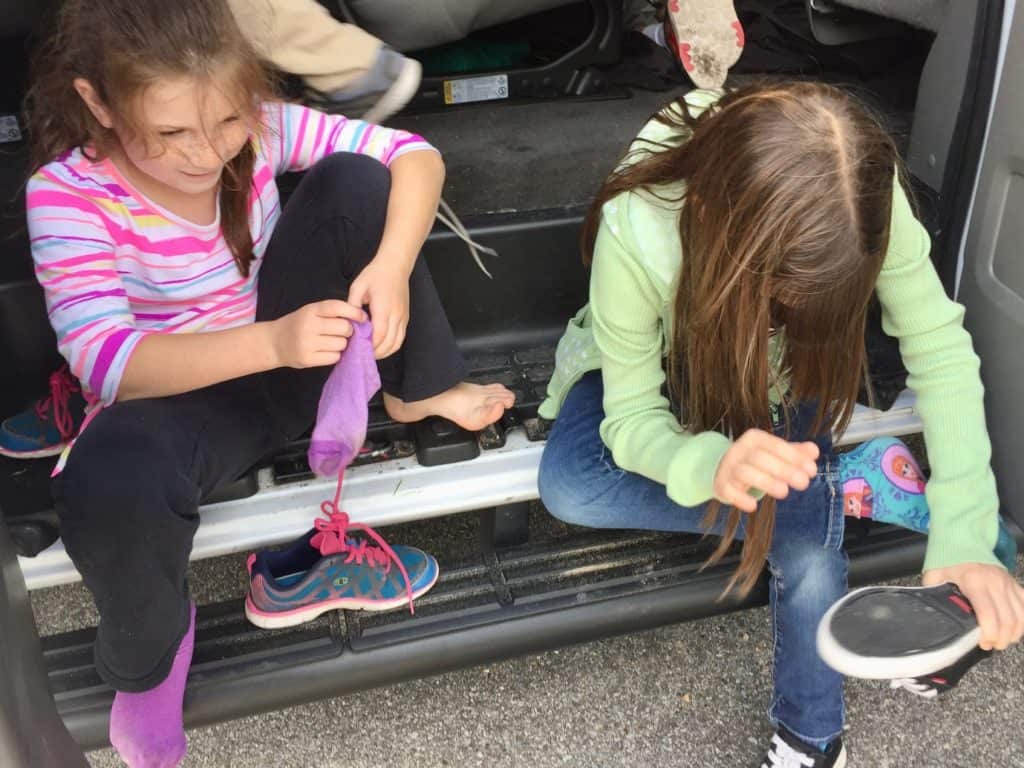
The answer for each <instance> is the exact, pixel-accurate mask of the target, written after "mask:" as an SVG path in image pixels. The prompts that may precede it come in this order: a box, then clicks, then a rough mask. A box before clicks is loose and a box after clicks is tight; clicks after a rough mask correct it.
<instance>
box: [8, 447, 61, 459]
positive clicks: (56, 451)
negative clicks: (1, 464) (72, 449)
mask: <svg viewBox="0 0 1024 768" xmlns="http://www.w3.org/2000/svg"><path fill="white" fill-rule="evenodd" d="M66 447H67V446H66V445H58V446H56V447H54V448H40V449H39V450H37V451H12V450H10V449H8V448H0V456H6V457H7V458H9V459H45V458H48V457H50V456H60V455H61V454H62V453H63V452H64V449H65V448H66Z"/></svg>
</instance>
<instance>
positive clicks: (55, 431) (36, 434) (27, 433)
mask: <svg viewBox="0 0 1024 768" xmlns="http://www.w3.org/2000/svg"><path fill="white" fill-rule="evenodd" d="M84 417H85V398H84V397H83V396H82V388H81V387H80V386H79V385H78V382H77V381H75V378H74V377H73V376H72V375H71V372H70V371H69V370H68V367H67V366H66V365H65V366H63V367H61V368H60V369H59V370H57V371H55V372H54V373H52V374H50V394H48V395H47V396H46V397H45V398H43V399H42V400H40V401H38V402H37V403H35V405H32V406H30V407H29V408H27V409H25V410H24V411H22V412H21V413H19V414H16V415H14V416H11V417H10V418H9V419H6V420H5V421H4V422H3V423H2V424H0V455H2V456H9V457H11V458H14V459H41V458H44V457H46V456H57V455H58V454H60V452H61V451H63V450H64V448H65V447H66V446H67V444H68V442H69V441H70V440H71V438H73V437H74V436H75V433H76V432H77V431H78V427H79V426H80V425H81V423H82V420H83V419H84Z"/></svg>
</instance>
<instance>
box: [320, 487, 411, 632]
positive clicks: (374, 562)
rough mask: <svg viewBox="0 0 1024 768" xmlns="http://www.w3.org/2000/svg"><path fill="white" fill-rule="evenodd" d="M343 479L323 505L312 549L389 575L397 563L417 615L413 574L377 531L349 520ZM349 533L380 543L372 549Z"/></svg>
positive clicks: (365, 542)
mask: <svg viewBox="0 0 1024 768" xmlns="http://www.w3.org/2000/svg"><path fill="white" fill-rule="evenodd" d="M341 479H342V475H341V474H340V473H339V474H338V485H337V488H336V490H335V492H334V500H333V501H330V500H328V501H324V502H323V503H322V504H321V505H320V511H321V512H323V513H324V515H325V516H324V517H318V518H316V520H314V521H313V527H314V528H316V530H317V533H316V534H314V535H313V537H312V538H311V539H310V540H309V543H310V546H313V547H316V548H317V549H319V550H320V554H321V555H323V556H324V557H327V556H328V555H336V554H344V555H346V557H345V562H346V563H356V564H357V565H362V564H363V562H364V561H365V562H366V563H367V564H368V565H370V566H373V567H375V568H382V569H383V570H384V572H385V573H389V572H390V571H391V564H392V563H394V564H395V565H397V566H398V570H399V572H400V573H401V574H402V580H403V581H404V582H405V592H406V594H407V595H408V596H409V613H413V614H415V613H416V611H415V609H414V608H413V603H412V582H411V581H410V580H409V574H408V572H407V571H406V570H405V566H404V565H403V564H402V560H401V558H399V557H398V555H396V554H395V551H394V550H393V549H392V548H391V547H390V546H389V545H388V543H387V542H386V541H384V538H383V537H382V536H381V535H380V534H379V533H377V532H376V531H375V530H373V528H371V527H370V526H368V525H363V524H362V523H353V522H352V521H351V520H350V519H349V516H348V513H347V512H343V511H342V510H341V509H340V507H339V506H338V504H339V501H340V500H341ZM349 531H363V532H364V533H365V534H366V535H367V536H369V537H370V538H371V539H373V540H374V541H375V542H377V545H378V546H376V547H374V546H371V545H370V544H369V543H368V542H367V541H366V540H365V539H362V540H356V539H349V538H347V534H348V532H349Z"/></svg>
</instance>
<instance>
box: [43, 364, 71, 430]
mask: <svg viewBox="0 0 1024 768" xmlns="http://www.w3.org/2000/svg"><path fill="white" fill-rule="evenodd" d="M81 391H82V390H81V388H80V387H79V386H78V382H76V381H75V380H74V378H73V377H72V376H71V371H70V370H69V369H68V367H67V365H62V366H61V367H60V368H59V369H58V370H56V371H54V372H53V373H51V374H50V394H49V395H48V396H47V397H46V399H45V400H40V401H39V402H38V403H36V406H35V409H36V416H38V417H39V418H40V419H42V420H44V421H45V420H46V414H47V413H48V412H49V411H50V409H51V408H52V409H53V421H54V424H56V425H57V430H58V431H59V432H60V436H61V438H62V439H64V440H67V439H68V438H70V437H71V435H72V434H73V433H74V431H75V420H74V418H73V417H72V415H71V411H70V410H69V409H68V401H69V400H70V399H71V395H72V394H74V393H75V392H81Z"/></svg>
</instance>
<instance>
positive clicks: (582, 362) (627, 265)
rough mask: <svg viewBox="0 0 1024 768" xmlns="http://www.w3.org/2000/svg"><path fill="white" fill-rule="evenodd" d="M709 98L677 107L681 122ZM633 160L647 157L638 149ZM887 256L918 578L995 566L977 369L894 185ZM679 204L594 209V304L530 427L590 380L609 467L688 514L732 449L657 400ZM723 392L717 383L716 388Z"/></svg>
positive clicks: (637, 196)
mask: <svg viewBox="0 0 1024 768" xmlns="http://www.w3.org/2000/svg"><path fill="white" fill-rule="evenodd" d="M717 98H718V94H716V93H713V92H708V91H694V92H692V93H691V94H690V95H688V96H687V101H688V103H689V104H690V105H691V109H692V110H694V111H696V110H699V109H705V108H707V106H709V105H710V104H711V103H713V102H714V101H715V99H717ZM671 133H672V129H671V128H669V127H668V126H665V125H663V124H661V123H659V122H656V121H652V122H651V123H649V124H648V125H647V126H646V127H645V128H644V130H643V131H642V132H641V133H640V136H639V137H638V140H639V139H647V140H653V141H663V140H664V139H666V138H668V137H670V136H671ZM634 147H635V148H641V149H650V147H651V145H650V144H648V143H646V142H644V143H641V144H634ZM896 187H897V188H896V190H895V192H894V196H893V211H892V225H891V233H890V242H889V250H888V253H887V254H886V257H885V262H884V265H883V268H882V272H881V274H880V275H879V278H878V283H877V286H876V289H877V294H878V298H879V300H880V302H881V305H882V324H883V327H884V329H885V331H886V332H887V333H889V334H890V335H892V336H895V337H896V338H897V339H899V345H900V352H901V354H902V356H903V361H904V363H905V365H906V368H907V371H908V372H909V374H910V375H909V379H908V384H909V386H910V387H911V388H912V389H913V390H914V391H915V392H916V394H917V411H918V413H919V414H920V416H921V419H922V421H923V422H924V433H925V442H926V444H927V447H928V459H929V462H930V464H931V469H932V474H931V478H930V480H929V482H928V486H927V491H926V494H927V498H928V503H929V507H930V509H931V531H930V534H929V537H928V553H927V557H926V560H925V569H926V570H927V569H932V568H940V567H945V566H950V565H955V564H958V563H966V562H976V563H991V564H998V562H999V561H998V560H997V559H996V558H995V556H994V555H993V548H994V547H995V541H996V534H997V514H998V511H997V510H998V504H999V503H998V498H997V495H996V485H995V478H994V476H993V474H992V470H991V467H990V454H991V447H990V444H989V438H988V433H987V430H986V426H985V414H984V407H983V403H982V394H983V391H982V384H981V378H980V376H979V361H978V357H977V356H976V355H975V354H974V351H973V348H972V344H971V339H970V336H969V335H968V334H967V332H966V331H965V330H964V328H963V314H964V310H963V308H962V307H961V306H960V305H958V304H955V303H954V302H952V301H950V299H949V298H948V297H947V296H946V293H945V291H944V290H943V288H942V285H941V283H940V282H939V279H938V276H937V275H936V273H935V269H934V267H933V265H932V263H931V261H930V259H929V250H930V242H929V238H928V234H927V232H926V231H925V229H924V227H922V226H921V224H920V223H919V222H918V221H917V219H916V218H915V217H914V214H913V212H912V211H911V208H910V204H909V202H908V200H907V197H906V194H905V193H904V191H903V189H902V187H900V185H899V184H897V185H896ZM678 216H679V210H678V205H676V206H675V207H673V205H672V204H668V203H665V202H664V201H662V200H659V199H655V198H653V197H652V196H650V195H647V194H645V193H643V192H638V191H634V192H628V193H625V194H622V195H619V196H618V197H616V198H614V199H613V200H610V201H609V202H608V203H607V204H606V205H605V206H604V210H603V216H602V222H601V226H600V229H599V231H598V235H597V242H596V245H595V252H594V263H593V267H592V273H591V278H590V302H589V303H588V304H587V305H586V306H584V307H583V308H582V309H581V310H580V311H579V313H578V314H577V315H576V316H575V317H574V318H573V319H572V320H570V322H569V325H568V327H567V328H566V332H565V335H564V336H563V337H562V339H561V341H560V342H559V344H558V350H557V353H556V369H555V373H554V376H553V377H552V379H551V383H550V385H549V387H548V398H547V399H546V400H545V401H544V403H543V404H542V405H541V408H540V414H541V415H542V416H544V417H545V418H548V419H554V418H555V417H556V416H557V414H558V410H559V408H560V407H561V404H562V402H563V401H564V399H565V396H566V394H568V392H569V390H570V388H571V387H572V386H573V384H575V383H576V381H578V380H579V378H580V377H581V376H582V375H583V374H584V373H586V372H588V371H592V370H597V369H600V370H601V371H602V378H603V380H604V410H605V418H604V421H603V422H602V423H601V437H602V439H603V440H604V442H605V443H606V444H607V446H608V447H609V449H610V450H611V452H612V455H613V456H614V458H615V461H616V463H617V464H618V465H619V466H620V467H622V468H623V469H626V470H629V471H632V472H637V473H639V474H641V475H644V476H645V477H649V478H651V479H652V480H655V481H657V482H659V483H662V484H664V485H665V487H666V490H667V493H668V496H669V498H671V499H672V500H674V501H676V502H677V503H679V504H682V505H684V506H694V505H697V504H700V503H703V502H706V501H708V500H710V499H711V498H712V495H713V494H712V482H713V479H714V475H715V471H716V469H717V467H718V464H719V462H720V461H721V459H722V456H723V454H724V453H725V451H726V450H727V449H728V448H729V445H730V441H729V438H727V437H726V436H725V435H722V434H720V433H718V432H704V433H700V434H691V433H688V432H686V431H684V430H683V428H682V427H681V426H680V425H679V422H678V421H676V419H675V418H674V417H673V415H672V413H671V412H670V410H669V402H668V401H667V400H666V399H665V397H664V396H663V395H662V385H663V384H664V382H665V373H664V369H663V367H662V361H663V358H664V356H665V355H666V353H667V344H668V336H669V335H668V334H667V333H666V329H671V328H672V318H671V307H672V302H673V299H674V294H675V291H674V285H675V281H676V280H677V278H678V275H679V269H680V257H681V253H682V248H681V244H680V239H679V229H678ZM724 385H725V383H724V382H723V386H724Z"/></svg>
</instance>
